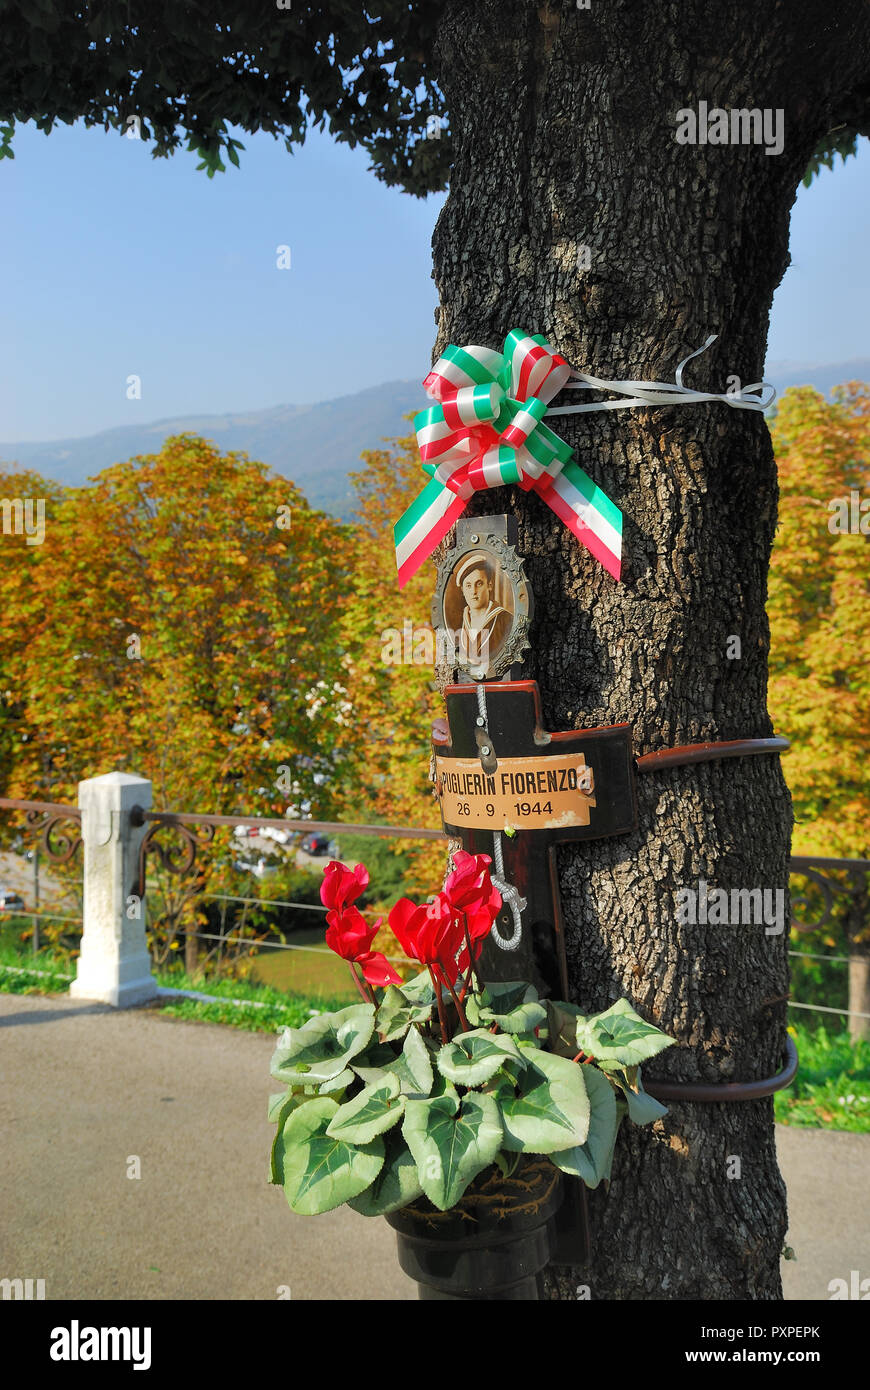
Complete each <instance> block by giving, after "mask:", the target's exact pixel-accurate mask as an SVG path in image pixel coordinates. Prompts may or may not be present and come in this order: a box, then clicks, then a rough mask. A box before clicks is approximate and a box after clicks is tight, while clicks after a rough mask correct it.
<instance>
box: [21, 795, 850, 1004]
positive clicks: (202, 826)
mask: <svg viewBox="0 0 870 1390" xmlns="http://www.w3.org/2000/svg"><path fill="white" fill-rule="evenodd" d="M0 809H4V810H5V809H8V810H16V811H24V812H25V819H26V827H25V828H26V829H27V830H28V831H31V832H32V833H33V834H34V835H35V836H36V837H37V840H38V844H39V846H40V847H41V849H42V850H43V852H44V853H45V854H46V857H47V858H48V859H49V860H50V861H52V862H55V863H69V862H70V860H71V859H72V857H73V856H74V854H75V853H76V851H77V850H78V848H79V846H80V845H81V842H82V841H81V831H80V825H81V815H82V813H81V810H80V808H78V807H76V806H69V805H65V804H62V803H58V802H48V801H32V800H21V799H16V798H9V797H0ZM65 822H67V823H69V822H77V823H78V827H79V828H78V829H77V830H76V831H75V832H74V831H73V830H72V829H70V828H67V829H66V830H61V829H60V827H61V826H62V825H63V824H64V823H65ZM131 823H132V824H133V825H136V826H143V825H148V826H149V829H148V831H147V833H146V835H145V836H144V837H143V839H142V844H141V847H140V851H139V880H138V884H137V885H136V889H137V890H138V892H139V896H140V897H144V895H145V883H146V873H147V856H148V854H149V853H150V854H151V855H152V856H154V857H156V858H157V860H158V862H159V863H160V864H161V866H162V867H163V868H164V869H165V870H166V871H167V872H168V873H170V874H175V875H188V874H192V873H193V872H194V869H195V866H196V860H197V854H198V851H199V850H200V849H204V848H206V847H207V846H208V845H210V844H211V843H212V841H213V840H214V836H215V832H216V831H217V830H218V829H225V828H228V827H233V828H235V827H238V826H248V827H254V828H257V829H260V828H262V829H267V828H274V829H280V830H285V831H288V830H289V831H290V832H292V833H302V834H328V835H332V836H334V835H337V834H351V835H370V836H376V837H383V838H388V839H407V840H417V841H421V840H444V841H445V842H446V838H447V837H446V835H445V833H444V831H443V830H435V829H430V828H427V827H422V826H417V827H411V826H395V825H368V824H355V823H349V822H345V821H313V820H286V819H281V818H278V817H264V816H245V815H207V814H203V815H200V814H199V813H193V812H169V811H146V810H143V809H142V808H141V807H138V806H137V807H134V808H133V811H132V812H131ZM193 827H198V828H199V833H196V832H195V830H194V828H193ZM167 830H168V831H170V832H172V833H174V834H176V835H177V836H178V837H179V838H180V840H181V845H180V846H179V845H174V846H173V845H166V844H162V843H160V841H158V839H157V836H158V834H160V833H161V831H167ZM789 873H790V876H795V877H804V878H806V879H808V880H809V881H810V882H811V883H813V884H814V885H815V886H816V887H817V888H818V889H820V891H821V894H822V899H823V911H822V914H821V916H820V917H817V918H815V919H814V920H812V921H805V920H801V918H798V917H795V916H794V909H795V908H796V907H809V906H810V900H809V899H808V898H807V897H806V896H801V895H792V898H791V903H792V913H793V915H792V918H791V922H790V926H791V928H792V929H793V930H795V931H797V932H804V933H806V932H812V931H818V930H819V929H820V928H822V927H824V926H826V925H829V924H830V922H831V920H832V914H833V911H834V907H835V903H836V899H837V898H838V897H843V896H846V897H851V898H853V899H858V898H859V897H860V896H862V895H866V894H867V891H868V875H870V859H836V858H829V857H826V856H819V855H795V856H793V857H792V858H791V859H790V860H789ZM837 873H842V874H845V876H846V880H847V881H846V883H845V884H843V883H841V882H839V881H838V880H837V879H836V878H832V877H831V876H830V875H831V874H837ZM134 891H135V890H134ZM201 896H202V899H203V900H206V899H209V898H211V899H222V900H224V901H233V902H242V903H249V904H250V903H253V904H255V905H256V906H258V907H261V908H262V907H271V906H274V907H290V908H294V909H296V910H301V911H308V912H315V913H325V912H326V908H324V907H322V906H320V905H318V904H314V903H294V902H287V901H284V900H281V899H271V898H245V897H241V896H237V895H233V894H203V895H201ZM17 915H21V916H26V917H30V918H38V917H49V916H51V917H53V918H54V919H55V920H69V921H79V922H80V921H81V918H67V919H64V918H61V917H59V916H58V915H56V914H47V913H38V912H27V911H26V910H25V911H24V912H21V913H19V914H17ZM372 915H373V914H372ZM0 920H2V917H0ZM185 935H188V936H192V937H197V938H201V939H202V940H212V941H222V942H224V943H225V944H228V945H229V944H236V943H237V942H239V943H242V944H245V945H263V944H265V943H264V942H262V941H260V942H256V941H253V942H252V941H251V939H250V938H230V937H227V936H224V935H223V934H216V933H203V932H195V931H194V932H186V933H185ZM34 941H35V942H38V936H37V935H35V936H34ZM34 949H35V950H36V949H38V947H37V946H35V947H34ZM268 949H269V950H275V951H279V950H290V951H309V952H315V953H320V954H322V953H326V954H329V955H331V954H332V952H331V951H330V950H329V948H328V947H326V946H302V945H298V944H294V943H290V942H276V941H274V940H270V941H269V942H268ZM788 954H789V955H790V956H795V957H807V958H808V959H814V960H824V961H830V962H832V963H837V964H839V963H842V964H848V963H849V959H850V958H849V957H848V956H833V955H824V954H819V953H814V952H807V951H794V950H792V951H789V953H788ZM390 959H393V960H397V959H401V958H400V957H390ZM788 1002H789V1004H790V1006H791V1007H792V1008H796V1009H809V1010H813V1011H815V1012H819V1013H835V1014H841V1015H843V1016H845V1017H853V1018H870V1014H866V1013H856V1012H854V1011H851V1012H850V1010H849V1009H845V1008H844V1009H840V1008H832V1007H830V1006H827V1005H820V1004H807V1003H803V1002H800V1001H798V1000H789V1001H788Z"/></svg>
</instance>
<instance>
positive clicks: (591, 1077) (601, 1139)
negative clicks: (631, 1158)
mask: <svg viewBox="0 0 870 1390" xmlns="http://www.w3.org/2000/svg"><path fill="white" fill-rule="evenodd" d="M583 1080H584V1082H585V1083H586V1091H587V1094H588V1096H589V1106H590V1113H589V1132H588V1134H587V1135H586V1140H585V1142H584V1143H582V1144H578V1145H576V1146H575V1147H574V1148H573V1149H562V1150H557V1151H556V1152H554V1153H552V1154H550V1162H551V1163H555V1165H556V1167H557V1168H560V1169H561V1170H562V1172H563V1173H572V1174H573V1175H574V1176H575V1177H578V1178H582V1179H583V1181H584V1182H585V1184H586V1186H587V1187H597V1186H598V1184H599V1183H600V1182H601V1180H602V1178H609V1177H610V1169H611V1166H612V1164H613V1150H614V1146H615V1144H616V1135H617V1131H618V1129H619V1116H618V1115H617V1110H616V1096H615V1095H614V1092H613V1087H612V1086H611V1084H610V1082H609V1081H608V1080H607V1077H606V1076H603V1075H602V1074H601V1072H600V1071H597V1070H596V1068H595V1067H592V1066H585V1067H584V1068H583Z"/></svg>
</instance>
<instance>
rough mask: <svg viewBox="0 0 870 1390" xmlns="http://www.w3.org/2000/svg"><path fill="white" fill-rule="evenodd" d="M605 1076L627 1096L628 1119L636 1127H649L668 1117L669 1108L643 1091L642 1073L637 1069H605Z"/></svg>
mask: <svg viewBox="0 0 870 1390" xmlns="http://www.w3.org/2000/svg"><path fill="white" fill-rule="evenodd" d="M603 1070H604V1072H605V1074H606V1075H607V1076H608V1077H609V1078H610V1080H611V1082H613V1084H614V1085H615V1086H618V1087H619V1089H620V1090H621V1091H622V1093H623V1095H624V1096H625V1100H626V1103H627V1105H628V1117H629V1119H630V1120H631V1121H632V1122H633V1123H634V1124H636V1125H648V1124H652V1123H654V1121H656V1120H660V1119H661V1118H662V1116H663V1115H667V1113H668V1107H667V1106H666V1105H662V1103H661V1101H658V1100H656V1099H655V1097H653V1096H650V1095H647V1093H646V1091H645V1090H644V1089H643V1082H642V1081H641V1079H640V1072H639V1071H638V1069H637V1068H636V1067H631V1068H628V1069H626V1068H625V1067H605V1068H604V1069H603ZM632 1082H633V1083H634V1084H632Z"/></svg>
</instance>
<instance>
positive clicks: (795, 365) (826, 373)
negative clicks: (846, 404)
mask: <svg viewBox="0 0 870 1390" xmlns="http://www.w3.org/2000/svg"><path fill="white" fill-rule="evenodd" d="M764 379H765V381H769V382H771V383H772V384H773V385H774V386H775V387H776V394H777V395H778V396H781V395H782V393H783V391H786V390H788V388H789V386H814V387H815V389H816V390H817V391H821V393H822V395H823V396H827V395H829V394H830V393H831V391H832V390H833V389H834V387H835V386H843V385H844V384H845V382H847V381H870V357H853V358H852V360H851V362H768V364H767V367H766V368H765V372H764Z"/></svg>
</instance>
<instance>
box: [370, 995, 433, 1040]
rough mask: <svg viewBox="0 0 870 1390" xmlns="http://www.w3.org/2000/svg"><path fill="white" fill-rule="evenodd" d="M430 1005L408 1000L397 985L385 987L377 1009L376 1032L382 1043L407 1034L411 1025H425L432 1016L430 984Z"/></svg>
mask: <svg viewBox="0 0 870 1390" xmlns="http://www.w3.org/2000/svg"><path fill="white" fill-rule="evenodd" d="M429 988H430V991H431V993H432V1000H431V1003H427V1002H425V1001H417V1000H415V999H411V998H409V997H408V996H407V995H406V994H405V992H404V990H401V989H399V987H398V985H387V988H386V990H385V991H384V997H383V999H382V1001H381V1006H380V1008H379V1009H378V1017H377V1030H378V1036H379V1038H380V1039H381V1041H382V1042H392V1041H393V1040H394V1039H397V1038H401V1037H403V1036H404V1034H405V1033H407V1031H408V1029H409V1028H410V1026H411V1024H412V1023H425V1022H426V1021H427V1019H428V1018H429V1017H430V1016H431V1014H432V1008H433V1005H434V1003H435V993H434V990H432V987H431V983H430V986H429Z"/></svg>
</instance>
